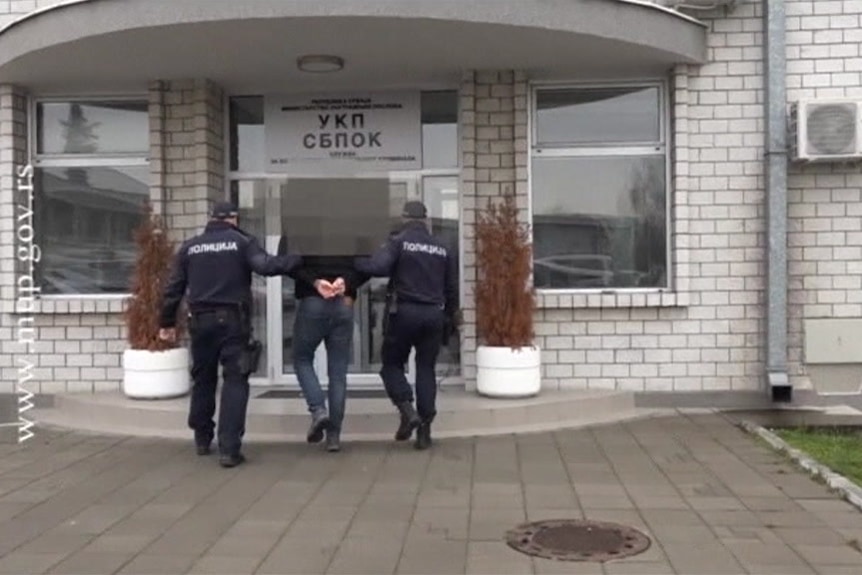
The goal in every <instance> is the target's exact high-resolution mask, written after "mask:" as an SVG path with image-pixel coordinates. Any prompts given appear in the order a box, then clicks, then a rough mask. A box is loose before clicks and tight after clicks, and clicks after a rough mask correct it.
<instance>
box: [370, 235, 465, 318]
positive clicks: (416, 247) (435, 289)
mask: <svg viewBox="0 0 862 575" xmlns="http://www.w3.org/2000/svg"><path fill="white" fill-rule="evenodd" d="M356 268H357V269H358V270H359V271H360V272H363V273H366V274H369V275H371V276H375V277H390V278H392V279H391V282H390V283H391V285H392V289H393V291H394V292H395V295H396V298H397V301H399V302H414V303H425V304H433V305H439V306H440V307H441V308H445V310H446V313H447V314H448V315H453V314H454V313H455V312H456V311H457V309H458V258H457V257H456V254H455V253H454V252H453V250H450V249H449V248H448V247H446V246H445V245H444V244H443V242H441V241H440V240H439V239H438V238H436V237H434V236H433V235H431V233H430V232H429V231H428V229H427V228H426V227H425V224H424V223H422V222H408V223H407V224H405V226H404V227H403V228H402V230H401V231H400V232H399V233H397V234H394V235H391V236H390V237H389V239H388V240H387V241H386V243H384V244H383V246H381V247H380V248H379V249H378V250H377V251H376V252H374V253H373V254H372V255H371V256H370V257H361V258H357V259H356Z"/></svg>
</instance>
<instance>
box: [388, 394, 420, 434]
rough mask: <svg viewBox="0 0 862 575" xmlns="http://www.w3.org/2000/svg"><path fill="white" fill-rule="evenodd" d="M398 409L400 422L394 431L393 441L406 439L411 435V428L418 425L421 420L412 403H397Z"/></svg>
mask: <svg viewBox="0 0 862 575" xmlns="http://www.w3.org/2000/svg"><path fill="white" fill-rule="evenodd" d="M397 407H398V411H399V412H400V413H401V423H400V424H399V425H398V431H396V432H395V441H407V440H408V439H410V436H411V435H413V430H414V429H416V428H417V427H419V425H420V424H421V423H422V420H421V419H419V415H417V414H416V410H415V409H413V403H411V402H409V401H404V402H402V403H399V404H398V406H397Z"/></svg>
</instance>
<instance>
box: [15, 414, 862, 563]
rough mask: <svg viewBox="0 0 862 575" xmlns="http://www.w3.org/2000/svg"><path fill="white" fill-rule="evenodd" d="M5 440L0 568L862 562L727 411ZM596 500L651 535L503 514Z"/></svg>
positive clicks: (569, 510)
mask: <svg viewBox="0 0 862 575" xmlns="http://www.w3.org/2000/svg"><path fill="white" fill-rule="evenodd" d="M36 431H37V435H36V437H35V438H34V439H32V440H30V441H29V442H28V443H25V444H24V445H23V446H20V447H19V446H13V445H0V573H14V574H28V575H29V574H37V573H65V574H82V575H83V574H87V575H95V574H102V573H105V574H108V573H122V574H132V573H135V574H156V573H158V574H165V575H167V574H173V573H201V574H204V573H219V574H231V575H242V574H251V573H256V574H273V575H275V574H289V573H297V574H312V573H340V574H365V573H368V574H374V575H380V574H387V573H403V574H407V573H429V574H432V573H433V574H446V573H482V574H501V573H517V574H526V573H541V574H545V573H586V574H607V575H616V574H638V575H648V574H665V573H668V574H669V573H677V574H686V575H687V574H708V575H735V574H743V573H751V574H786V575H795V574H813V573H817V574H824V575H859V574H860V573H862V552H860V542H862V512H859V511H858V510H856V509H855V508H854V507H852V506H850V505H849V504H847V503H845V502H843V501H841V500H840V499H838V498H837V497H836V496H835V495H832V494H830V493H829V492H828V491H827V489H826V488H825V487H823V486H821V485H819V484H817V483H815V482H814V481H812V480H811V479H809V478H808V477H807V476H805V475H804V474H802V473H800V472H798V471H796V470H795V469H794V468H793V467H792V465H791V464H790V463H788V462H786V461H785V460H784V459H783V458H782V457H781V456H779V455H776V454H775V453H773V452H772V451H770V450H769V449H768V448H767V447H764V446H763V445H761V444H759V443H758V442H756V441H755V440H754V439H752V438H751V437H750V436H748V435H746V434H745V433H744V432H742V431H741V430H739V429H738V428H736V427H734V426H733V425H732V424H731V423H729V422H728V421H727V420H726V419H724V418H723V417H721V416H719V415H709V414H702V415H679V416H673V417H661V418H653V419H645V420H638V421H633V422H629V423H620V424H614V425H607V426H601V427H594V428H589V429H580V430H565V431H559V432H555V433H539V434H532V435H519V436H504V437H486V438H474V439H453V440H444V441H440V442H438V443H437V444H436V446H435V448H434V449H433V450H432V451H429V452H416V451H414V450H413V449H412V448H411V447H410V446H409V445H405V444H395V443H394V442H393V443H355V444H346V445H345V450H344V451H343V452H341V453H338V454H327V453H325V452H323V451H321V449H320V448H319V447H318V446H309V445H305V444H302V445H300V444H250V445H248V446H247V447H246V452H247V454H248V456H249V459H250V461H249V463H248V464H247V465H245V466H242V467H238V468H235V469H230V470H226V469H222V468H220V467H218V465H217V461H216V459H215V457H212V456H211V457H206V458H200V457H197V456H195V455H194V453H193V451H192V449H191V446H190V445H189V444H188V443H184V442H177V441H170V440H152V439H139V438H123V437H96V436H91V435H84V434H79V433H60V432H49V431H47V430H40V429H37V430H36ZM552 518H590V519H595V520H601V521H613V522H619V523H624V524H628V525H632V526H634V527H636V528H638V529H641V530H642V531H644V532H645V533H646V534H648V535H649V536H650V537H652V538H653V543H652V545H651V547H650V548H649V549H648V550H647V551H646V552H644V553H643V554H641V555H638V556H635V557H632V558H629V559H624V560H617V561H613V562H609V563H605V564H598V563H564V562H555V561H549V560H545V559H536V558H531V557H529V556H527V555H523V554H520V553H518V552H516V551H514V550H512V549H510V548H509V547H508V546H507V545H506V544H505V542H504V537H505V532H506V530H508V529H510V528H511V527H514V526H515V525H516V524H518V523H521V522H524V521H527V520H539V519H552Z"/></svg>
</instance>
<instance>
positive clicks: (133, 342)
mask: <svg viewBox="0 0 862 575" xmlns="http://www.w3.org/2000/svg"><path fill="white" fill-rule="evenodd" d="M134 237H135V244H136V245H137V247H138V250H137V254H138V255H137V261H136V262H135V271H134V275H133V277H132V290H131V293H132V297H130V298H129V299H128V300H127V302H126V303H127V306H126V312H125V317H126V328H127V337H128V341H129V345H130V346H131V348H132V349H138V350H147V351H164V350H167V349H171V348H173V347H175V344H172V343H170V342H167V341H163V340H161V339H159V316H160V314H161V306H162V294H163V291H164V287H165V284H166V283H167V281H168V278H169V277H170V274H171V268H172V262H173V251H174V250H173V246H172V245H171V241H170V240H169V239H168V234H167V230H165V227H164V224H163V223H162V219H161V218H160V217H159V216H158V215H156V214H154V213H153V211H152V207H151V206H150V205H149V204H148V205H146V206H145V207H144V215H143V218H142V220H141V224H140V226H138V228H137V229H135V234H134ZM178 315H179V317H182V316H183V314H181V313H180V314H178ZM181 330H182V324H180V323H179V322H178V323H177V339H178V340H179V338H180V337H181Z"/></svg>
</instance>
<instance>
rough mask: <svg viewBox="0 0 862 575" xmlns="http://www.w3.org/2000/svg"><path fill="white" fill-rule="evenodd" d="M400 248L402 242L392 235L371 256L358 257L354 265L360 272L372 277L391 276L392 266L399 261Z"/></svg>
mask: <svg viewBox="0 0 862 575" xmlns="http://www.w3.org/2000/svg"><path fill="white" fill-rule="evenodd" d="M399 248H400V243H399V242H398V241H397V240H396V239H395V238H394V237H390V238H389V239H388V240H387V241H386V243H384V244H383V245H382V246H380V247H379V248H378V249H377V251H375V252H374V253H373V254H371V255H370V256H365V257H358V258H356V259H355V260H354V262H353V266H354V267H355V268H356V269H357V271H359V272H360V273H363V274H366V275H369V276H372V277H380V278H386V277H389V276H390V275H392V268H393V267H394V266H395V262H396V261H398V255H399V252H400V249H399Z"/></svg>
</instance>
